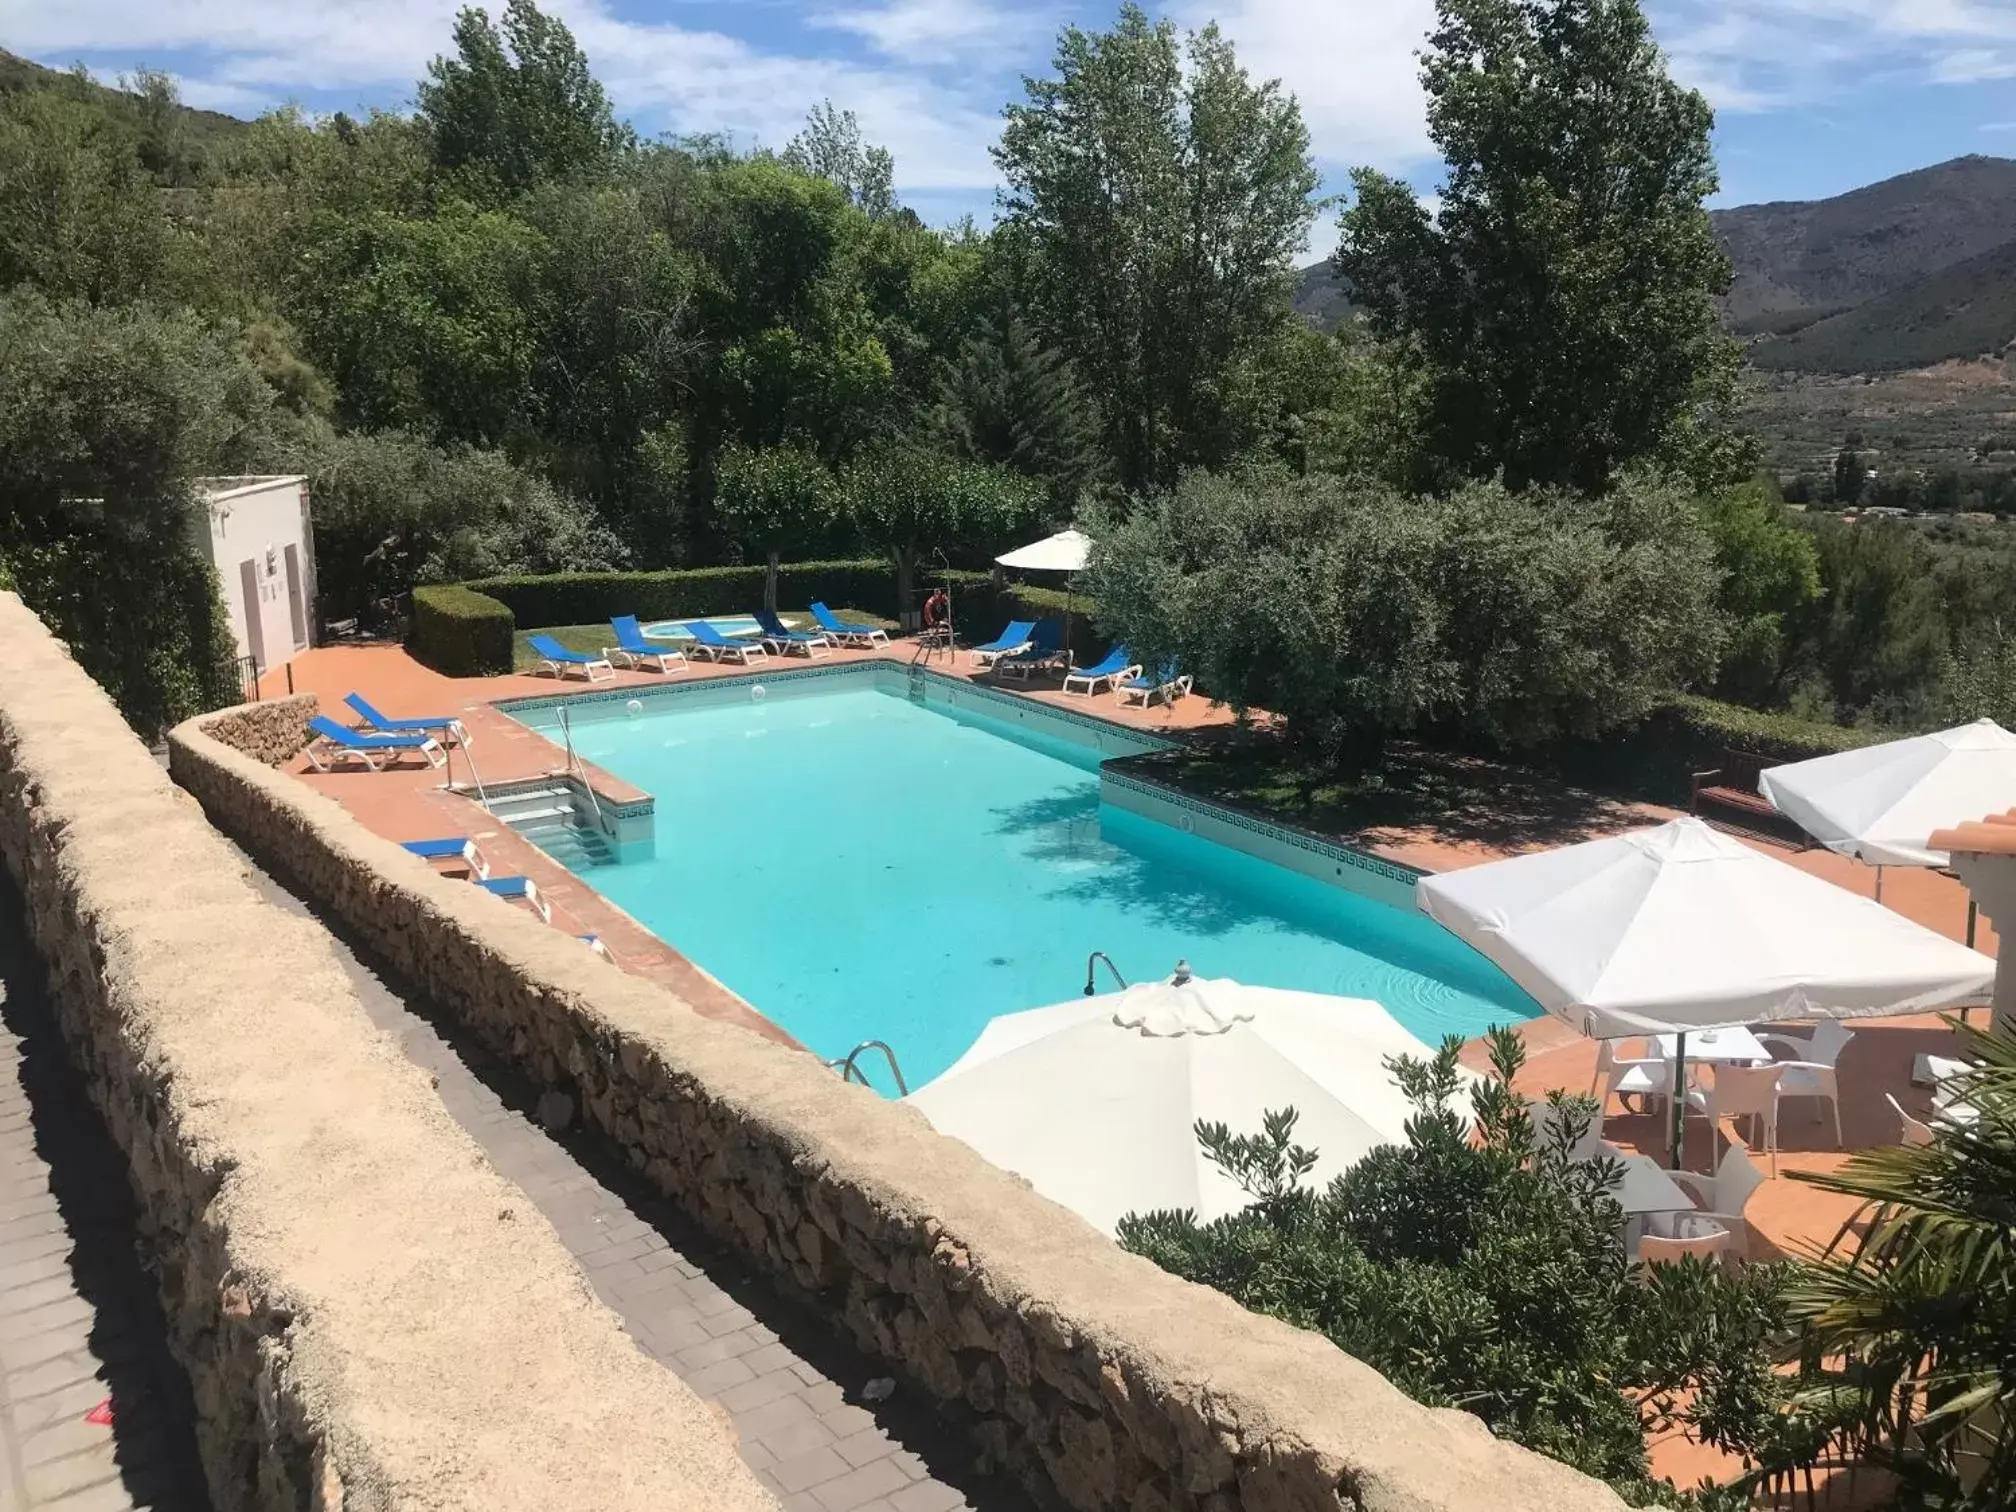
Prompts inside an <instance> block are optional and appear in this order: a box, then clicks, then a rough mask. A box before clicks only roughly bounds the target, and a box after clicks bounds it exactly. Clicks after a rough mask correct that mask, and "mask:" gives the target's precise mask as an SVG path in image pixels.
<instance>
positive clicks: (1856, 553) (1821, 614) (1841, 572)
mask: <svg viewBox="0 0 2016 1512" xmlns="http://www.w3.org/2000/svg"><path fill="white" fill-rule="evenodd" d="M1807 524H1808V528H1809V529H1810V530H1811V532H1812V535H1813V544H1814V547H1815V549H1816V551H1817V552H1818V556H1819V566H1820V582H1821V586H1822V588H1823V589H1824V590H1825V591H1824V594H1823V596H1822V597H1821V598H1819V599H1817V600H1815V601H1814V602H1813V603H1811V604H1809V605H1807V607H1806V608H1805V609H1803V610H1799V611H1796V612H1794V613H1791V614H1788V615H1787V616H1786V617H1785V622H1784V623H1785V656H1786V662H1787V665H1788V672H1787V674H1786V675H1787V679H1788V680H1792V679H1797V680H1799V681H1800V682H1803V684H1804V685H1805V687H1806V689H1807V699H1806V702H1807V704H1808V706H1810V707H1817V708H1818V710H1819V711H1820V712H1821V713H1822V714H1823V715H1824V716H1826V717H1830V718H1832V717H1863V718H1868V719H1872V720H1874V721H1875V722H1876V723H1879V724H1888V725H1897V726H1910V725H1916V724H1922V723H1923V722H1924V721H1925V719H1926V718H1928V717H1929V715H1930V705H1931V700H1932V699H1933V697H1934V695H1935V688H1936V683H1937V679H1938V675H1939V668H1940V664H1941V661H1942V659H1943V658H1944V656H1945V654H1946V650H1947V645H1948V641H1949V636H1948V628H1947V620H1946V612H1945V608H1944V605H1943V603H1942V597H1941V586H1940V582H1939V574H1938V566H1939V564H1938V561H1937V559H1936V557H1935V554H1934V552H1933V550H1932V548H1931V546H1930V545H1928V544H1927V542H1926V540H1925V538H1924V537H1923V536H1922V535H1921V534H1920V533H1918V532H1917V531H1915V530H1913V529H1912V528H1911V527H1910V526H1909V525H1906V524H1902V523H1892V522H1888V521H1880V520H1857V521H1853V522H1844V521H1841V520H1835V519H1829V518H1826V517H1824V516H1808V517H1807ZM1797 702H1798V701H1797V700H1795V706H1796V705H1797Z"/></svg>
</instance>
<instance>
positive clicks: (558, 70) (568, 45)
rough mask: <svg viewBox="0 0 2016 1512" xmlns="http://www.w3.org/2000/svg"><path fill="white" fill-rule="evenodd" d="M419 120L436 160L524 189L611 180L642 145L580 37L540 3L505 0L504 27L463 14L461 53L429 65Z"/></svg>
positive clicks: (479, 14) (473, 179)
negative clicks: (621, 120)
mask: <svg viewBox="0 0 2016 1512" xmlns="http://www.w3.org/2000/svg"><path fill="white" fill-rule="evenodd" d="M427 75H428V77H427V78H426V79H424V80H422V81H421V84H420V90H419V95H420V120H421V122H422V124H423V125H424V126H425V127H426V130H427V134H428V138H429V141H430V142H431V144H432V147H433V153H434V161H435V162H436V163H437V164H439V165H440V166H441V167H442V168H445V169H448V170H450V171H451V172H457V173H460V174H461V175H462V176H463V178H464V180H465V182H467V183H468V185H469V186H470V187H471V188H472V190H473V189H474V188H475V187H476V186H477V185H483V186H487V187H490V188H492V189H493V190H496V191H502V192H504V193H506V194H516V193H521V192H523V191H524V190H526V189H529V188H531V187H532V186H533V185H534V184H537V183H541V182H543V181H546V180H549V179H576V178H596V177H601V176H604V175H606V174H607V173H608V172H609V171H610V170H611V169H612V168H613V167H614V165H615V163H616V161H617V160H618V159H619V158H620V157H621V156H622V154H623V153H624V152H626V151H627V150H628V149H629V148H630V147H632V146H634V145H635V140H636V138H635V134H634V133H632V132H631V130H630V129H629V128H628V127H627V126H621V125H618V124H617V122H616V119H615V117H614V115H613V114H612V113H611V112H610V109H609V99H608V96H607V95H605V94H604V93H603V91H602V86H601V84H599V83H598V82H597V81H596V79H595V75H594V74H593V73H592V72H591V71H590V70H589V67H588V59H587V57H586V55H585V54H583V53H582V51H581V49H580V47H579V46H578V45H577V44H576V43H575V41H574V34H573V33H572V32H570V31H568V30H567V28H566V27H565V26H563V25H562V24H561V23H560V22H558V21H556V20H554V19H553V18H552V17H551V16H548V15H546V14H545V13H544V12H542V11H541V10H540V9H539V7H538V6H537V5H535V4H533V3H532V0H507V3H506V5H505V7H504V24H503V27H502V29H501V30H500V29H499V28H498V27H497V26H496V25H495V24H493V23H492V22H491V20H490V17H489V16H488V14H486V13H485V12H484V11H482V10H480V9H477V8H475V7H470V8H467V9H465V10H463V11H462V12H461V13H460V14H459V15H458V16H457V17H456V18H455V56H454V57H452V58H449V57H439V58H436V59H435V60H434V61H433V62H432V63H430V64H428V65H427Z"/></svg>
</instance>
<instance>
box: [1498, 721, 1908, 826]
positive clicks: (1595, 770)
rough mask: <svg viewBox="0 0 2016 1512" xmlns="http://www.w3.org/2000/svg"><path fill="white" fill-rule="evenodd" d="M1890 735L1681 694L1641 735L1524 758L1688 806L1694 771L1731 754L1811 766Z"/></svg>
mask: <svg viewBox="0 0 2016 1512" xmlns="http://www.w3.org/2000/svg"><path fill="white" fill-rule="evenodd" d="M1890 738H1891V734H1890V732H1887V731H1883V730H1862V729H1850V728H1848V727H1846V726H1844V725H1832V724H1819V723H1816V722H1814V721H1811V720H1804V719H1795V718H1793V717H1792V716H1791V715H1789V714H1767V713H1765V712H1763V711H1762V710H1759V709H1749V708H1745V707H1744V706H1743V705H1741V704H1730V703H1719V702H1717V701H1716V700H1715V699H1712V698H1701V697H1698V696H1696V695H1694V694H1691V693H1677V694H1675V695H1673V697H1671V698H1670V699H1668V700H1667V701H1666V702H1665V703H1663V704H1661V705H1660V706H1659V707H1658V708H1656V709H1654V710H1653V711H1652V712H1651V713H1650V714H1648V715H1646V717H1645V720H1644V722H1643V723H1642V724H1640V725H1639V726H1638V727H1637V728H1636V729H1635V730H1621V731H1617V732H1615V733H1613V734H1610V735H1606V736H1604V737H1602V738H1601V739H1599V740H1584V741H1569V742H1563V743H1561V744H1559V745H1557V746H1554V747H1551V748H1549V749H1548V750H1546V751H1545V752H1540V753H1533V754H1531V755H1528V756H1522V757H1521V758H1520V759H1521V760H1525V761H1527V762H1528V763H1529V764H1531V765H1533V766H1536V767H1540V768H1542V769H1544V770H1548V771H1553V772H1555V773H1558V774H1559V775H1560V776H1562V777H1564V778H1566V779H1567V780H1569V781H1571V782H1574V783H1577V784H1579V785H1580V786H1583V787H1587V788H1593V789H1595V790H1597V791H1599V792H1604V793H1613V794H1617V795H1620V796H1625V797H1630V798H1638V799H1644V800H1648V801H1650V802H1654V803H1664V804H1669V805H1671V806H1673V807H1675V808H1685V807H1686V806H1687V804H1688V801H1689V799H1690V798H1691V796H1692V784H1691V781H1690V778H1691V776H1692V774H1693V773H1695V772H1705V771H1709V770H1711V769H1713V768H1714V767H1716V766H1718V765H1720V764H1721V760H1722V753H1723V751H1725V750H1730V749H1734V750H1738V751H1752V752H1755V753H1756V754H1758V755H1760V756H1764V757H1768V758H1770V759H1771V760H1773V761H1805V760H1807V759H1808V758H1809V757H1813V756H1831V755H1833V754H1834V753H1835V752H1837V751H1848V750H1853V749H1854V748H1855V747H1857V746H1864V745H1870V744H1872V743H1874V742H1876V741H1878V740H1887V739H1890Z"/></svg>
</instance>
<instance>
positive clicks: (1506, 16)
mask: <svg viewBox="0 0 2016 1512" xmlns="http://www.w3.org/2000/svg"><path fill="white" fill-rule="evenodd" d="M1437 14H1438V18H1439V20H1438V24H1437V26H1436V28H1435V30H1434V32H1433V33H1432V35H1431V36H1430V38H1429V46H1428V50H1427V52H1426V53H1425V54H1424V58H1423V64H1422V83H1423V85H1424V86H1425V87H1426V89H1427V92H1428V102H1429V103H1428V127H1429V134H1430V135H1431V136H1432V137H1433V138H1434V140H1435V143H1436V145H1437V147H1439V148H1440V149H1441V151H1442V155H1443V157H1444V158H1445V159H1446V160H1447V162H1448V169H1449V176H1448V181H1447V182H1446V183H1445V184H1444V185H1443V187H1442V189H1441V190H1440V204H1439V208H1438V209H1437V210H1435V212H1434V213H1433V214H1431V213H1430V212H1429V210H1428V209H1427V208H1426V207H1425V206H1424V205H1423V204H1422V203H1421V202H1420V201H1419V200H1418V199H1417V198H1416V197H1415V194H1414V191H1413V190H1412V189H1411V188H1409V187H1408V186H1407V185H1406V184H1404V183H1401V182H1400V181H1398V180H1397V179H1392V178H1388V177H1386V176H1385V175H1383V174H1380V173H1377V172H1375V171H1373V170H1371V169H1360V170H1359V171H1358V172H1357V173H1355V174H1354V175H1353V182H1354V184H1355V187H1356V191H1357V198H1356V203H1355V204H1354V205H1353V206H1352V207H1351V208H1350V209H1349V210H1348V211H1346V212H1345V214H1344V217H1343V222H1342V226H1343V242H1342V244H1341V246H1340V248H1339V252H1338V258H1337V261H1338V267H1339V269H1340V271H1341V272H1342V274H1343V275H1344V276H1345V277H1346V278H1347V279H1348V280H1349V281H1350V283H1351V286H1352V288H1353V291H1354V299H1355V300H1356V301H1357V302H1358V303H1359V304H1360V305H1362V306H1363V308H1364V309H1365V311H1366V313H1367V315H1368V317H1369V318H1370V319H1371V321H1372V323H1373V325H1374V327H1375V329H1376V330H1378V331H1379V332H1380V333H1381V334H1383V335H1386V336H1388V337H1392V338H1395V339H1404V340H1406V341H1407V342H1408V343H1409V344H1410V345H1411V347H1412V349H1413V350H1414V351H1415V352H1416V353H1418V356H1419V359H1420V361H1421V362H1422V363H1423V364H1424V366H1425V369H1426V374H1427V381H1428V383H1429V385H1430V399H1431V404H1430V422H1431V434H1430V442H1431V445H1432V447H1433V448H1434V449H1435V450H1436V451H1437V452H1438V453H1439V454H1441V455H1442V456H1444V457H1446V458H1447V459H1448V460H1449V462H1450V463H1452V464H1453V465H1454V466H1456V467H1457V468H1459V469H1461V470H1462V471H1464V472H1467V473H1469V474H1471V475H1474V476H1479V477H1490V476H1494V475H1497V474H1499V473H1501V472H1502V473H1503V476H1504V478H1505V480H1506V482H1507V483H1509V484H1510V485H1511V486H1512V487H1513V488H1515V489H1517V488H1524V487H1525V486H1527V485H1528V484H1534V483H1538V484H1546V485H1553V486H1560V487H1569V488H1575V489H1578V490H1581V491H1583V492H1588V493H1597V492H1600V491H1602V490H1603V489H1604V488H1606V487H1607V486H1608V485H1609V482H1610V480H1611V479H1612V478H1613V477H1614V476H1616V475H1617V474H1618V473H1619V472H1620V471H1621V470H1623V469H1626V468H1629V467H1631V466H1632V465H1634V464H1636V463H1638V462H1641V461H1657V462H1660V463H1662V464H1667V465H1675V466H1680V467H1683V468H1685V469H1687V470H1688V471H1689V472H1690V473H1692V474H1693V475H1694V476H1695V477H1696V478H1697V480H1698V481H1701V482H1703V483H1707V482H1711V481H1720V480H1722V479H1724V478H1726V477H1728V476H1729V475H1730V473H1731V472H1732V470H1733V467H1734V464H1735V462H1736V461H1737V460H1738V459H1737V458H1736V457H1734V456H1733V455H1732V454H1731V453H1730V451H1729V449H1728V448H1727V447H1726V446H1725V445H1724V444H1723V440H1722V436H1721V424H1720V422H1721V419H1722V415H1723V412H1724V411H1725V410H1726V409H1727V408H1728V407H1729V406H1730V405H1731V404H1733V401H1734V396H1735V382H1736V375H1737V370H1738V367H1739V364H1740V354H1739V349H1738V348H1737V346H1736V344H1735V343H1734V342H1733V341H1731V340H1730V339H1729V338H1728V337H1727V336H1725V335H1724V334H1723V333H1722V330H1721V326H1720V323H1719V316H1718V313H1717V310H1716V305H1715V296H1717V295H1719V294H1721V293H1722V292H1723V291H1724V290H1725V289H1726V288H1727V287H1728V284H1729V263H1728V259H1727V258H1726V257H1725V256H1724V255H1723V253H1722V251H1721V249H1720V247H1719V246H1718V245H1717V244H1716V241H1715V237H1714V233H1713V231H1712V230H1711V228H1710V226H1709V223H1708V215H1707V212H1706V211H1705V210H1704V209H1703V208H1702V204H1703V201H1704V200H1705V199H1706V198H1707V197H1708V196H1709V195H1711V194H1713V193H1714V192H1715V189H1716V187H1717V177H1716V171H1715V164H1714V157H1713V153H1712V151H1711V149H1710V145H1709V128H1710V125H1711V123H1712V120H1713V116H1712V113H1711V112H1710V110H1709V108H1708V105H1707V102H1706V101H1705V100H1703V99H1702V98H1701V96H1700V95H1699V94H1697V93H1695V92H1694V91H1692V90H1689V89H1683V88H1681V87H1679V86H1678V85H1676V84H1674V83H1673V81H1672V80H1671V79H1670V78H1669V77H1668V76H1667V73H1666V66H1665V61H1664V59H1663V58H1662V57H1661V56H1660V53H1659V50H1658V47H1657V46H1656V45H1655V44H1654V42H1653V40H1652V37H1651V34H1650V31H1649V29H1648V27H1647V25H1646V21H1645V17H1644V15H1643V13H1642V12H1641V11H1640V9H1639V5H1638V0H1439V3H1438V5H1437Z"/></svg>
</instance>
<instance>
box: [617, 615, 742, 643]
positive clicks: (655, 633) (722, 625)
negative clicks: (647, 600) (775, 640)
mask: <svg viewBox="0 0 2016 1512" xmlns="http://www.w3.org/2000/svg"><path fill="white" fill-rule="evenodd" d="M702 622H703V623H705V624H709V625H712V626H713V627H714V628H715V629H716V630H717V631H719V632H720V633H721V634H723V635H729V636H741V637H743V638H744V639H747V638H748V637H750V636H753V635H755V634H756V633H757V631H758V630H759V629H760V628H761V627H759V626H758V625H757V623H756V618H755V616H754V615H749V614H719V615H712V616H707V617H705V618H704V619H703V621H702ZM692 623H694V621H693V620H690V619H683V620H653V621H652V622H651V623H650V624H648V625H645V626H642V627H641V628H642V629H643V631H644V633H645V634H646V635H647V636H649V637H650V638H651V639H652V640H691V639H693V632H692V631H691V630H688V629H687V628H686V627H687V626H688V625H690V624H692Z"/></svg>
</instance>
